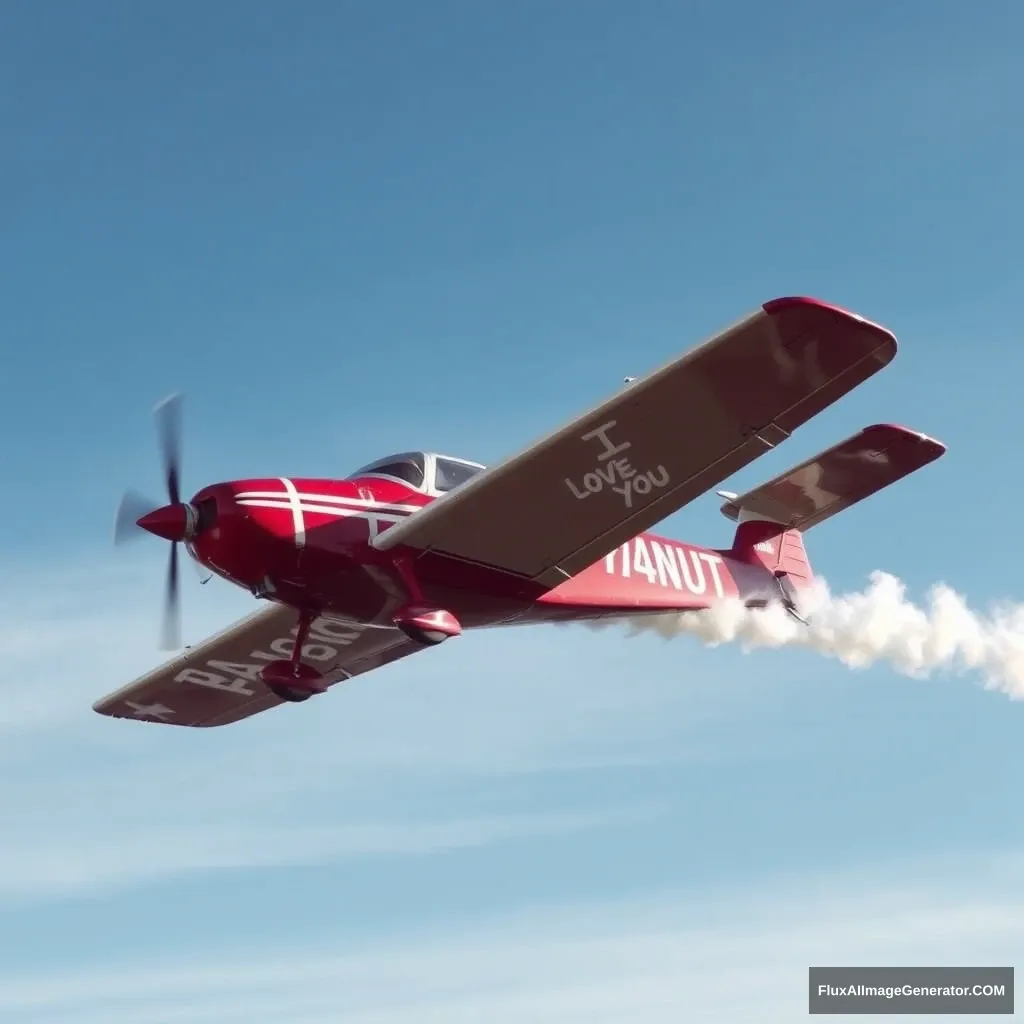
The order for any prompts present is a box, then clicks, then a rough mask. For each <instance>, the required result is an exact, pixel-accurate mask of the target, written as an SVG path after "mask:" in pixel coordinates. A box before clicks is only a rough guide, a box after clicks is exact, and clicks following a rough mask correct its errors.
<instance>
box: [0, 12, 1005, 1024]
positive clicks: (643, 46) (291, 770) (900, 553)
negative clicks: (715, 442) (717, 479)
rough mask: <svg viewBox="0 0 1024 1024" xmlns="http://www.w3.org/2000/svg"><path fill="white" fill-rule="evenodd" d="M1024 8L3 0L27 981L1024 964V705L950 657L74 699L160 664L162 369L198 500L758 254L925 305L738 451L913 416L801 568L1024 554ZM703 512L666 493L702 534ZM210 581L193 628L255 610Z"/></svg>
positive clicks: (406, 672) (424, 409)
mask: <svg viewBox="0 0 1024 1024" xmlns="http://www.w3.org/2000/svg"><path fill="white" fill-rule="evenodd" d="M1022 37H1024V10H1022V9H1021V8H1020V7H1019V5H1015V4H1011V3H1009V2H1005V3H995V2H982V3H979V4H976V5H973V6H972V7H971V8H970V10H968V8H967V7H966V6H965V5H963V4H959V3H953V2H951V0H932V2H927V3H926V2H924V0H907V2H905V3H901V4H899V5H888V6H887V5H881V4H873V5H865V4H862V3H861V4H852V3H843V2H839V3H835V4H833V5H831V6H830V7H829V13H828V15H827V17H826V16H825V15H824V14H823V13H822V8H821V5H820V4H811V3H810V2H809V0H806V2H804V0H794V2H791V3H788V4H786V5H783V6H782V7H778V6H776V7H775V8H773V9H772V10H771V11H770V12H769V10H768V9H767V8H765V7H763V6H761V5H757V4H753V3H749V2H735V3H732V4H728V5H726V4H721V3H711V2H704V0H694V2H691V3H687V4H685V5H684V4H672V3H668V2H663V3H656V2H635V3H630V4H625V3H611V2H606V0H592V2H590V3H588V4H586V5H573V4H570V3H562V4H553V3H547V2H541V0H521V2H518V3H515V4H496V3H479V2H470V0H463V2H451V0H440V2H437V3H432V4H430V5H424V4H416V3H413V2H406V0H398V2H394V3H391V4H388V5H371V4H361V3H351V2H340V0H339V2H331V3H328V2H326V0H306V2H305V3H304V4H302V5H299V6H298V7H295V8H294V9H288V7H287V6H286V5H281V4H274V3H270V2H263V0H254V2H247V3H241V2H236V0H222V2H220V3H218V4H216V5H212V6H211V5H203V4H199V3H195V2H185V3H179V4H175V5H173V7H166V8H157V7H153V6H149V7H146V8H145V9H143V8H142V7H140V6H138V5H133V4H130V3H127V2H116V3H115V2H111V0H95V2H94V3H91V4H89V5H73V4H70V3H56V2H53V0H45V2H39V3H33V4H18V5H8V6H6V7H4V8H3V9H2V10H0V139H2V140H3V141H2V143H0V146H2V148H3V160H0V195H2V197H3V205H2V208H3V230H2V231H0V281H2V282H3V284H2V286H0V287H2V292H3V301H2V302H0V344H2V346H3V353H4V373H3V375H2V376H0V398H2V401H0V431H2V434H3V437H4V438H5V441H4V444H3V449H2V451H3V461H4V470H5V487H6V493H7V495H8V499H7V502H6V504H5V516H4V523H5V528H4V529H3V530H2V531H0V565H2V567H3V572H2V576H0V580H2V582H0V613H2V614H0V658H2V662H0V664H2V668H0V770H2V772H3V778H4V785H3V786H0V828H2V835H3V841H2V842H0V1019H3V1021H4V1022H5V1024H71V1022H74V1024H172V1022H173V1024H178V1022H181V1024H186V1022H187V1024H215V1022H216V1024H236V1022H237V1024H241V1022H245V1024H269V1022H272V1021H273V1022H277V1021H281V1020H287V1021H288V1022H289V1024H335V1022H336V1021H338V1020H344V1021H345V1022H346V1024H435V1022H437V1024H441V1022H443V1024H461V1022H466V1024H470V1022H472V1024H477V1022H480V1021H487V1022H488V1024H506V1022H508V1024H512V1022H515V1024H519V1022H522V1021H527V1020H528V1021H530V1022H531V1024H547V1022H549V1021H550V1022H551V1024H555V1022H557V1024H573V1022H580V1024H583V1022H584V1021H585V1022H586V1024H612V1022H614V1024H619V1022H633V1021H643V1022H644V1024H663V1022H664V1024H668V1022H675V1021H678V1020H679V1019H681V1017H680V1014H681V1013H685V1014H686V1016H687V1019H693V1020H700V1021H709V1022H710V1021H718V1022H723V1024H746V1022H749V1021H753V1020H757V1021H758V1022H762V1024H791V1022H792V1021H793V1020H795V1019H798V1017H799V1016H802V1015H803V1014H805V1013H806V970H807V967H808V965H809V964H811V963H838V964H845V963H848V964H858V963H860V964H908V963H920V964H934V963H949V964H971V963H977V964H1013V963H1014V962H1015V961H1016V960H1017V959H1019V957H1020V955H1021V954H1022V953H1024V914H1022V910H1024V822H1022V820H1021V818H1020V816H1019V815H1018V814H1017V813H1016V808H1017V804H1018V801H1019V783H1018V780H1019V778H1020V775H1021V772H1022V771H1024V705H1021V704H1020V703H1016V702H1013V701H1010V700H1008V699H1007V698H1006V697H1004V696H1003V695H1001V694H996V693H992V692H987V691H986V690H985V689H984V687H983V686H982V685H980V680H978V679H975V678H971V677H965V678H949V677H944V676H937V677H935V678H933V679H930V680H908V679H906V678H903V677H901V676H899V675H897V674H896V673H895V672H893V671H892V670H891V669H888V668H886V667H885V666H878V667H875V668H872V669H870V670H866V671H860V672H855V671H851V670H848V669H846V668H844V667H842V666H841V665H839V664H837V663H835V662H832V661H829V660H827V659H825V658H823V657H821V656H819V655H815V654H812V653H809V652H798V651H758V652H754V653H750V654H746V653H744V652H743V651H742V650H740V649H738V648H733V647H728V646H727V647H721V648H717V649H707V648H704V647H702V646H701V645H700V644H699V643H698V642H697V641H696V640H694V639H687V638H683V639H679V640H675V641H671V642H665V641H662V640H661V639H659V638H657V637H654V636H650V635H645V636H638V637H631V636H628V635H627V634H626V633H625V632H624V631H617V630H602V631H590V630H588V629H585V628H561V627H557V628H556V627H551V628H546V629H545V628H538V629H531V630H527V631H515V632H511V633H508V634H504V633H485V634H473V635H469V636H465V637H463V638H461V639H459V640H458V641H457V642H455V643H452V644H446V645H444V646H443V647H442V648H440V649H437V650H434V651H431V652H428V653H424V654H423V655H421V656H419V657H417V658H414V659H409V660H408V661H405V662H402V663H399V664H398V665H396V666H392V667H389V668H388V669H385V670H382V671H381V672H379V673H373V674H369V675H366V676H363V677H361V678H360V679H358V680H357V681H355V682H354V683H352V684H351V685H348V686H345V687H341V688H337V689H336V690H334V691H332V693H331V694H330V695H329V697H327V698H325V699H324V700H323V701H316V702H313V703H311V704H308V705H305V706H297V707H291V708H287V707H286V708H283V709H280V710H278V711H275V712H273V713H271V714H268V715H265V716H260V717H259V718H257V719H253V720H251V721H248V722H245V723H242V724H239V725H236V726H231V727H229V728H226V729H223V730H220V729H217V730H209V731H205V730H196V731H195V732H192V731H187V730H175V729H162V728H158V727H154V726H147V725H142V724H136V723H130V722H121V721H113V720H107V719H103V718H100V717H99V716H97V715H95V714H94V713H93V712H92V711H91V709H90V705H91V703H92V701H93V700H95V699H96V698H97V697H99V696H101V695H103V694H104V693H106V692H108V691H109V690H112V689H114V688H116V687H118V686H121V685H123V684H124V683H125V682H128V681H129V680H131V679H132V678H134V677H135V676H136V675H138V674H140V673H142V672H144V671H146V670H147V669H149V668H150V667H152V666H154V665H155V664H157V663H158V662H159V661H160V660H161V654H160V652H159V651H158V650H157V649H156V648H157V640H158V635H159V606H160V600H161V587H162V576H163V571H164V559H165V555H166V552H165V549H164V547H163V545H161V544H158V543H156V542H155V541H153V542H149V541H147V542H146V543H142V544H140V545H138V546H136V547H135V548H133V549H130V550H125V551H121V550H118V551H117V552H115V551H114V550H113V549H112V546H111V529H112V522H113V515H114V511H115V508H116V505H117V501H118V498H119V495H120V492H121V491H122V490H123V489H125V488H127V487H134V488H138V489H140V490H142V491H144V492H149V493H151V494H153V495H154V496H156V497H159V495H160V479H159V469H158V453H157V446H156V440H155V437H154V435H153V429H152V420H151V409H152V407H153V405H154V404H155V403H156V402H157V401H158V400H159V399H160V398H162V397H163V396H164V395H166V394H167V393H169V392H171V391H174V390H183V391H184V392H185V393H186V405H185V461H184V487H185V489H186V491H188V492H189V493H191V492H193V491H195V490H197V489H198V488H199V487H201V486H202V485H204V484H206V483H209V482H212V481H215V480H219V479H230V478H237V477H246V476H253V475H277V474H288V475H295V476H301V475H303V474H307V475H332V474H336V475H338V476H343V475H345V474H346V473H347V472H349V471H351V470H352V469H354V468H355V467H357V466H359V465H362V464H364V463H366V462H368V461H369V460H371V459H373V458H376V457H377V456H379V455H383V454H387V453H388V452H391V451H399V450H407V449H410V448H426V449H434V450H440V451H445V452H448V453H450V454H454V455H459V456H462V457H465V458H469V459H474V460H479V461H482V462H486V463H492V462H495V461H497V460H499V459H501V458H502V457H504V456H506V455H509V454H511V453H513V452H515V451H516V450H518V449H519V448H520V447H522V446H523V445H524V444H526V443H528V442H529V441H531V440H533V439H535V438H537V437H539V436H541V435H542V434H544V433H546V432H547V431H549V430H550V429H552V428H555V427H557V426H560V425H561V424H562V423H564V422H565V421H567V420H568V419H569V418H570V417H572V416H574V415H575V414H577V413H578V412H580V411H582V410H583V409H585V408H587V407H588V406H590V405H591V404H593V403H595V402H596V401H598V400H600V399H602V398H603V397H605V396H606V395H608V394H609V393H610V392H611V391H613V390H614V389H615V388H617V387H619V386H620V384H621V381H622V378H623V377H624V376H626V375H627V374H629V375H638V374H642V373H645V372H646V371H648V370H650V369H653V368H654V367H656V366H658V365H660V364H661V363H663V362H664V361H666V360H668V359H669V358H672V357H673V356H674V355H676V354H678V353H680V352H682V351H684V350H685V349H687V348H689V347H691V346H692V345H694V344H696V343H697V342H698V341H700V340H702V339H703V338H705V337H707V336H708V335H710V334H711V333H713V332H715V331H717V330H718V329H720V328H721V327H724V326H726V325H728V324H729V323H731V322H733V321H734V320H736V319H738V318H739V317H740V316H742V315H744V314H746V313H747V312H749V311H751V310H752V309H754V308H755V307H756V306H757V305H758V304H759V303H761V302H763V301H765V300H767V299H769V298H772V297H774V296H777V295H786V294H808V295H816V296H818V297H820V298H823V299H825V300H828V301H832V302H836V303H838V304H840V305H844V306H847V307H849V308H852V309H854V310H856V311H857V312H860V313H862V314H864V315H866V316H869V317H871V318H872V319H875V320H878V321H880V322H882V323H884V324H886V325H887V326H889V327H890V328H892V329H893V330H894V331H895V333H896V334H897V336H898V338H899V340H900V345H901V348H900V352H899V354H898V356H897V358H896V360H895V362H894V363H893V364H892V365H891V366H890V367H889V368H887V369H886V370H885V371H883V372H882V373H881V374H880V375H879V376H878V377H876V378H873V379H872V380H871V381H870V382H869V383H868V384H866V385H865V386H864V387H863V388H862V389H860V390H859V391H857V392H855V393H854V394H852V395H850V396H849V397H847V398H846V399H844V400H843V401H842V402H840V403H839V404H838V405H837V406H835V407H834V408H832V409H830V410H828V411H827V412H826V413H825V414H823V415H822V416H821V417H819V418H818V419H817V420H815V421H813V422H811V423H810V424H808V425H807V426H805V427H803V428H801V429H800V430H799V431H798V432H797V433H796V434H795V435H794V437H793V439H792V440H790V441H789V442H788V443H787V444H786V445H784V446H782V447H781V449H780V450H779V451H776V452H773V453H771V454H770V455H769V456H766V457H764V458H762V459H761V460H759V461H758V462H756V463H755V464H753V465H752V466H750V467H748V468H747V469H745V470H744V471H743V473H741V474H739V475H738V476H737V477H736V478H734V480H732V481H730V483H729V487H730V489H732V490H737V491H739V490H742V489H744V488H745V487H747V486H750V485H754V484H756V483H758V482H760V481H762V480H765V479H768V478H769V477H770V476H772V475H774V474H775V473H776V472H778V471H780V470H782V469H784V468H786V467H787V466H789V465H792V464H794V463H796V462H797V461H800V460H801V459H803V458H804V457H806V456H808V455H810V454H812V453H814V452H816V451H818V450H820V449H821V448H824V447H826V446H828V445H830V444H832V443H834V442H835V441H838V440H840V439H842V438H843V437H845V436H847V435H848V434H851V433H853V432H854V431H855V430H857V429H859V428H860V427H862V426H864V425H866V424H869V423H875V422H898V423H903V424H906V425H908V426H911V427H914V428H917V429H920V430H923V431H925V432H926V433H929V434H931V435H932V436H935V437H938V438H940V439H941V440H942V441H944V442H945V443H946V444H948V445H949V453H948V454H947V455H946V456H945V458H943V459H942V460H941V461H940V462H939V463H937V464H935V465H934V466H932V467H929V468H928V469H926V470H925V471H923V472H922V473H921V474H920V475H919V476H917V477H914V478H911V479H910V480H908V481H906V482H904V483H902V484H900V485H898V486H896V487H894V488H892V489H891V491H887V492H885V493H884V494H881V495H879V496H877V497H876V498H874V499H873V500H871V501H869V502H866V503H865V504H864V505H862V506H858V507H857V508H856V509H855V510H852V511H850V512H849V513H848V514H844V515H842V516H839V517H836V518H835V519H834V520H831V521H830V522H829V523H827V524H825V525H823V526H822V527H821V528H820V529H817V530H815V531H814V533H813V534H811V535H809V537H808V542H807V546H808V551H809V553H810V557H811V559H812V560H813V563H814V567H815V569H816V570H817V571H818V572H819V573H820V574H822V575H824V576H825V577H826V578H827V580H828V582H829V584H830V585H831V586H832V588H833V589H834V590H838V591H843V590H851V589H860V588H862V587H863V586H865V585H866V583H867V579H868V575H869V573H870V572H871V571H872V570H874V569H884V570H886V571H888V572H892V573H894V574H896V575H898V576H899V577H901V578H902V579H904V580H906V581H907V583H908V585H909V587H910V589H911V594H912V596H914V597H916V598H917V599H919V600H920V599H921V597H922V596H923V594H924V591H925V590H926V588H927V587H928V586H929V585H930V584H932V583H934V582H938V581H940V580H941V581H944V582H946V583H948V584H950V585H951V586H953V587H955V588H956V589H957V590H959V591H960V592H962V593H964V594H966V595H967V596H968V598H969V599H970V601H971V603H972V604H973V605H975V606H976V607H978V608H981V609H984V608H985V607H986V606H988V605H990V604H991V603H993V602H1000V601H1013V600H1016V599H1018V598H1020V597H1022V596H1024V595H1022V589H1024V585H1022V584H1021V578H1022V573H1021V568H1022V559H1021V556H1020V554H1019V552H1018V549H1017V545H1016V543H1015V535H1016V525H1017V524H1016V521H1015V515H1016V510H1018V509H1019V508H1020V507H1021V503H1022V493H1021V486H1020V483H1019V474H1018V472H1017V466H1016V462H1015V459H1014V454H1015V449H1014V445H1015V442H1016V438H1017V436H1018V433H1019V429H1020V415H1021V411H1020V410H1021V406H1020V397H1019V381H1020V380H1021V378H1022V371H1024V355H1022V349H1021V346H1020V344H1019V337H1018V335H1019V326H1018V324H1017V320H1018V319H1019V313H1018V309H1019V301H1020V300H1019V297H1020V294H1021V287H1022V284H1024V257H1022V255H1021V250H1020V246H1019V238H1020V236H1021V229H1022V227H1024V224H1022V220H1024V212H1022V211H1024V207H1022V206H1021V204H1020V199H1019V190H1020V186H1019V183H1020V182H1021V181H1022V180H1024V143H1022V141H1021V137H1020V133H1019V132H1018V131H1017V130H1016V129H1015V127H1014V126H1015V124H1016V123H1017V119H1018V118H1019V110H1018V107H1019V96H1020V95H1021V94H1022V90H1024V67H1022V65H1021V62H1020V59H1019V54H1020V47H1021V44H1022V42H1024V38H1022ZM680 443H685V439H684V438H681V439H680ZM718 505H719V502H718V501H717V500H716V499H714V498H713V497H709V498H707V499H705V500H701V501H698V502H695V503H694V504H693V505H691V506H690V507H688V508H687V509H685V510H683V511H682V512H681V513H679V514H678V515H676V516H673V517H672V518H671V519H670V520H669V521H667V522H666V523H665V524H663V526H662V527H661V528H660V530H661V532H665V533H668V534H670V535H674V536H678V537H682V538H685V539H688V540H692V541H694V542H698V543H707V544H709V545H723V544H727V543H728V541H729V539H730V538H731V535H732V528H731V525H730V524H729V523H727V522H726V520H725V519H723V518H722V517H721V516H720V515H719V513H718ZM184 582H185V588H184V589H185V593H184V618H183V625H184V636H185V639H186V642H195V641H196V640H198V639H199V638H201V637H202V636H204V635H206V634H207V633H209V632H211V631H213V630H216V629H219V628H221V627H222V626H224V625H226V624H228V623H229V622H231V621H232V620H234V619H235V618H237V617H238V616H240V615H242V614H244V613H246V612H247V611H249V610H251V608H252V602H251V600H250V599H249V598H248V597H247V595H245V594H243V593H241V592H240V591H235V590H232V588H230V587H229V586H228V585H227V584H224V583H221V582H219V581H215V582H213V583H211V584H210V585H209V586H206V587H200V586H198V584H197V583H196V582H195V580H194V579H193V578H192V576H191V575H189V574H186V575H185V578H184ZM852 1019H856V1018H852ZM870 1019H871V1020H879V1019H880V1018H878V1017H873V1018H870ZM936 1019H937V1020H938V1019H941V1018H936Z"/></svg>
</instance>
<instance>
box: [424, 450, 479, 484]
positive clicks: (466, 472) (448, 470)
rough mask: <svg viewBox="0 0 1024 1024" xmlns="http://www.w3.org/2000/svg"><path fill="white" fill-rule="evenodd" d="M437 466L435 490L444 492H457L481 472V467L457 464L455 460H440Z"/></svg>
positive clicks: (436, 462)
mask: <svg viewBox="0 0 1024 1024" xmlns="http://www.w3.org/2000/svg"><path fill="white" fill-rule="evenodd" d="M435 465H436V469H435V471H434V489H435V490H438V491H442V492H443V491H453V490H455V488H456V487H460V486H461V485H462V484H464V483H465V482H466V481H467V480H469V478H470V477H473V476H476V474H477V473H479V472H480V467H479V466H468V465H466V463H465V462H456V461H455V460H454V459H442V458H438V459H436V460H435Z"/></svg>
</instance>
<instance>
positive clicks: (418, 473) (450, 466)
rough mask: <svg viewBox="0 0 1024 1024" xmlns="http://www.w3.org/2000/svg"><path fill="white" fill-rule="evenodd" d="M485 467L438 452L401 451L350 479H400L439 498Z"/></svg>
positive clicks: (373, 464) (409, 485)
mask: <svg viewBox="0 0 1024 1024" xmlns="http://www.w3.org/2000/svg"><path fill="white" fill-rule="evenodd" d="M484 468H485V467H484V466H482V465H480V463H479V462H469V461H467V460H466V459H456V458H453V457H452V456H450V455H438V454H437V453H436V452H400V453H398V454H396V455H387V456H385V457H384V458H383V459H377V461H376V462H371V463H370V464H369V465H367V466H363V467H362V468H361V469H357V470H356V471H355V472H354V473H352V474H350V479H351V478H355V477H364V476H369V477H383V478H385V479H389V480H400V481H401V482H402V483H404V484H406V485H407V486H408V487H413V488H415V489H416V490H417V491H422V492H423V493H424V494H430V495H435V496H436V495H441V494H445V493H447V492H448V491H453V490H455V488H456V487H459V486H461V485H462V484H464V483H465V482H466V481H467V480H469V479H470V477H473V476H476V474H477V473H479V472H480V471H481V470H482V469H484Z"/></svg>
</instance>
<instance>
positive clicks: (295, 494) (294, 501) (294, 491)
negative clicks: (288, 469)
mask: <svg viewBox="0 0 1024 1024" xmlns="http://www.w3.org/2000/svg"><path fill="white" fill-rule="evenodd" d="M280 480H281V483H282V485H283V486H284V489H285V492H286V493H287V495H288V503H289V505H290V506H291V510H292V528H293V529H294V530H295V546H296V547H297V548H303V547H305V546H306V517H305V515H304V514H303V511H302V499H301V498H300V497H299V491H298V488H297V487H296V486H295V484H293V483H292V482H291V480H289V479H288V478H287V477H281V478H280Z"/></svg>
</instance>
